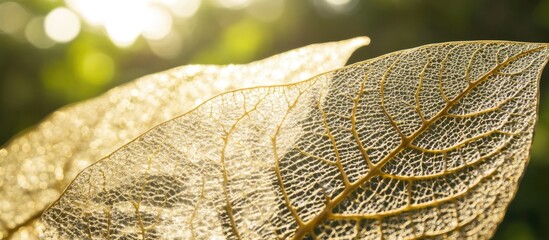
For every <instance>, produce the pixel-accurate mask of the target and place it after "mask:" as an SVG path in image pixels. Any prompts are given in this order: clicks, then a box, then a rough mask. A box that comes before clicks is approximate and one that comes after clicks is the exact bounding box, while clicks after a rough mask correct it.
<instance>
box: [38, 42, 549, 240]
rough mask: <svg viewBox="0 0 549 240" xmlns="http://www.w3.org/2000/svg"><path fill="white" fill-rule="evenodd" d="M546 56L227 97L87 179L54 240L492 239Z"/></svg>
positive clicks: (429, 67)
mask: <svg viewBox="0 0 549 240" xmlns="http://www.w3.org/2000/svg"><path fill="white" fill-rule="evenodd" d="M548 56H549V45H547V44H532V43H516V42H499V41H495V42H492V41H490V42H455V43H442V44H434V45H427V46H423V47H419V48H414V49H409V50H404V51H399V52H395V53H391V54H388V55H384V56H381V57H378V58H375V59H372V60H368V61H365V62H361V63H358V64H354V65H351V66H348V67H345V68H342V69H338V70H335V71H332V72H328V73H326V74H323V75H320V76H317V77H315V78H312V79H310V80H307V81H304V82H300V83H296V84H289V85H282V86H273V87H258V88H252V89H246V90H239V91H232V92H228V93H225V94H223V95H220V96H218V97H215V98H213V99H211V100H209V101H207V102H205V103H204V104H202V105H200V106H199V107H198V108H196V109H194V110H192V111H190V112H188V113H187V114H185V115H182V116H180V117H178V118H175V119H173V120H171V121H168V122H165V123H163V124H161V125H159V126H157V127H155V128H153V129H152V130H150V131H148V132H147V133H145V134H143V135H142V136H140V137H139V138H137V139H135V140H134V141H132V142H131V143H129V144H127V145H125V146H123V147H122V148H120V149H119V150H117V151H116V152H114V153H113V154H111V155H110V156H108V157H107V158H105V159H103V160H101V161H99V162H97V163H96V164H94V165H92V166H91V167H89V168H87V169H85V170H84V171H82V173H80V174H79V176H78V177H77V178H76V179H75V180H74V181H73V182H72V183H71V184H70V186H69V187H68V188H67V189H66V191H65V192H64V194H63V195H62V196H61V197H60V198H59V199H58V200H57V201H55V202H54V204H53V205H52V206H51V207H50V208H49V209H48V210H47V211H46V212H45V214H44V215H43V220H44V221H45V224H46V236H48V237H51V238H56V239H72V238H86V237H87V238H90V239H91V238H94V239H99V238H111V239H137V238H140V239H159V238H161V239H173V238H178V239H191V238H192V239H224V238H226V239H275V238H279V239H284V238H294V239H301V238H313V239H317V238H318V239H382V238H386V239H415V238H440V239H442V238H450V239H456V238H457V239H465V238H472V239H477V238H480V239H485V238H489V237H490V236H492V234H493V233H494V231H495V229H496V227H497V225H498V223H499V222H500V221H501V220H502V218H503V215H504V213H505V210H506V208H507V206H508V204H509V202H510V201H511V200H512V198H513V196H514V194H515V192H516V189H517V185H518V181H519V179H520V177H521V175H522V172H523V169H524V167H525V166H526V163H527V161H528V155H529V149H530V145H531V141H532V133H533V129H534V125H535V122H536V118H537V104H538V81H539V78H540V74H541V69H542V68H543V67H544V65H545V64H546V62H547V60H548Z"/></svg>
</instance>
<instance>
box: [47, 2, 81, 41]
mask: <svg viewBox="0 0 549 240" xmlns="http://www.w3.org/2000/svg"><path fill="white" fill-rule="evenodd" d="M44 25H45V29H46V34H47V35H48V37H50V38H51V39H52V40H54V41H56V42H62V43H64V42H70V41H71V40H73V39H74V38H75V37H76V36H77V35H78V33H79V32H80V20H79V19H78V16H76V14H74V13H73V12H72V11H71V10H69V9H67V8H64V7H59V8H56V9H54V10H53V11H51V12H50V13H48V15H47V16H46V20H45V22H44Z"/></svg>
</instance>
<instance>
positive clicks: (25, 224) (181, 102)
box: [0, 37, 369, 239]
mask: <svg viewBox="0 0 549 240" xmlns="http://www.w3.org/2000/svg"><path fill="white" fill-rule="evenodd" d="M368 43H369V39H368V38H367V37H362V38H355V39H350V40H346V41H341V42H331V43H323V44H316V45H311V46H307V47H303V48H301V49H296V50H293V51H290V52H286V53H283V54H280V55H275V56H273V57H271V58H268V59H265V60H262V61H257V62H254V63H250V64H247V65H227V66H207V65H191V66H184V67H179V68H175V69H172V70H168V71H165V72H161V73H157V74H153V75H149V76H145V77H143V78H140V79H137V80H135V81H134V82H131V83H129V84H126V85H124V86H121V87H117V88H115V89H113V90H111V91H109V92H107V93H106V94H104V95H102V96H99V97H97V98H94V99H92V100H88V101H84V102H82V103H79V104H76V105H73V106H68V107H65V108H62V109H60V110H58V111H56V112H54V113H53V114H52V115H51V116H49V117H48V118H46V119H45V120H44V121H43V122H42V123H40V124H39V125H38V126H37V127H36V128H35V129H33V130H31V131H29V132H27V133H24V134H21V135H20V136H18V137H15V138H14V139H13V140H11V141H10V143H8V144H7V145H6V146H4V147H3V148H2V149H0V189H1V192H2V194H0V239H3V238H8V237H15V238H19V237H21V236H26V235H30V237H31V238H37V230H36V229H37V228H39V227H41V223H40V221H36V219H38V218H39V216H40V214H41V213H42V211H43V210H44V209H45V207H46V206H47V205H48V204H50V203H51V202H52V201H53V200H55V199H56V198H57V197H58V196H59V194H60V193H61V192H62V191H63V189H64V188H65V187H66V186H67V185H68V183H70V181H72V179H74V177H75V176H76V175H77V174H78V173H79V172H80V171H81V170H82V169H84V168H85V167H87V166H89V165H90V164H91V163H93V162H95V161H96V160H98V159H100V158H102V157H104V156H106V155H107V154H109V153H112V152H113V151H115V150H116V149H118V148H119V147H121V146H122V145H123V144H124V143H127V142H129V141H130V140H132V139H134V138H136V137H137V136H139V134H141V133H143V132H145V131H146V130H148V129H150V128H152V127H154V126H156V125H158V124H159V123H162V122H164V121H167V120H169V119H171V118H173V117H175V116H177V115H180V114H182V113H185V112H187V111H189V110H190V109H192V108H193V107H194V106H196V105H198V104H199V103H201V102H203V101H205V100H207V99H208V98H211V97H213V96H215V95H218V94H220V93H222V92H225V91H229V90H233V89H239V88H247V87H254V86H260V85H272V84H285V83H292V82H297V81H300V80H304V79H307V78H310V77H312V76H314V75H317V74H320V73H322V72H325V71H328V70H332V69H335V68H338V67H341V66H343V65H344V64H345V62H346V61H347V59H348V58H349V56H350V55H351V54H352V52H353V51H354V50H355V49H356V48H358V47H360V46H363V45H366V44H368Z"/></svg>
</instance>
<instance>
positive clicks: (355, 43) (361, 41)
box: [350, 36, 370, 48]
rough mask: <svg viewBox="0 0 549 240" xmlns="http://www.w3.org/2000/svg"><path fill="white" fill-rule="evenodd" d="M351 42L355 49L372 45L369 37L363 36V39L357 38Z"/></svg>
mask: <svg viewBox="0 0 549 240" xmlns="http://www.w3.org/2000/svg"><path fill="white" fill-rule="evenodd" d="M350 41H351V43H352V44H351V45H353V46H354V47H357V48H358V47H363V46H368V45H369V44H370V38H369V37H367V36H362V37H356V38H352V39H350Z"/></svg>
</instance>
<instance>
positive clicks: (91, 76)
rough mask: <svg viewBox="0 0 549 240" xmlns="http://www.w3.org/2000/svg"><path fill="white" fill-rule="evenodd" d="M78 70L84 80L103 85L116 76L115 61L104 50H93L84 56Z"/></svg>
mask: <svg viewBox="0 0 549 240" xmlns="http://www.w3.org/2000/svg"><path fill="white" fill-rule="evenodd" d="M76 71H77V74H78V76H79V77H80V78H81V79H82V80H84V81H86V82H88V83H90V84H93V85H98V86H103V85H105V84H106V83H108V82H109V81H111V80H112V78H113V76H114V73H115V67H114V61H113V60H112V58H111V57H109V56H108V55H106V54H104V53H102V52H92V53H89V54H86V55H85V56H84V57H83V58H82V61H81V62H80V63H79V66H78V67H77V69H76Z"/></svg>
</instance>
